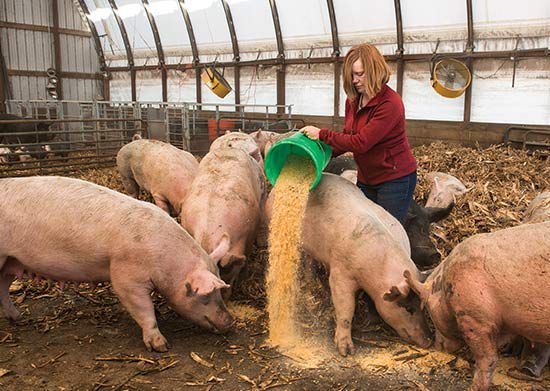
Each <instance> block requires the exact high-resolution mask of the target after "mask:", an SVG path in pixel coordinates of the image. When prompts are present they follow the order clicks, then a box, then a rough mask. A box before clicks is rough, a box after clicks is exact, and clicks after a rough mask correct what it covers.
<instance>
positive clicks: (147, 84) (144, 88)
mask: <svg viewBox="0 0 550 391" xmlns="http://www.w3.org/2000/svg"><path fill="white" fill-rule="evenodd" d="M159 81H160V71H159V70H154V71H139V72H136V95H137V96H136V99H137V100H138V101H142V102H160V101H162V84H161V83H159Z"/></svg>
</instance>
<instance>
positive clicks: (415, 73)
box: [403, 62, 464, 121]
mask: <svg viewBox="0 0 550 391" xmlns="http://www.w3.org/2000/svg"><path fill="white" fill-rule="evenodd" d="M403 103H404V104H405V118H407V119H429V120H445V121H462V120H463V117H464V95H462V96H461V97H459V98H455V99H450V98H444V97H442V96H441V95H439V94H438V93H437V92H435V90H434V89H433V88H432V86H431V85H430V64H429V63H428V62H411V63H405V72H404V75H403Z"/></svg>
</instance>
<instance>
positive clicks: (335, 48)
mask: <svg viewBox="0 0 550 391" xmlns="http://www.w3.org/2000/svg"><path fill="white" fill-rule="evenodd" d="M327 7H328V15H329V17H330V30H331V32H332V56H333V57H340V43H339V41H338V26H337V24H336V13H335V12H334V3H333V1H332V0H327Z"/></svg>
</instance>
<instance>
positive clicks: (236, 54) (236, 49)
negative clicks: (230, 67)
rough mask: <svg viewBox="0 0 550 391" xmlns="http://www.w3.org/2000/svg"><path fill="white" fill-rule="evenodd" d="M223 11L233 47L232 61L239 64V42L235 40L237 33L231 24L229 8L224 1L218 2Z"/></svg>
mask: <svg viewBox="0 0 550 391" xmlns="http://www.w3.org/2000/svg"><path fill="white" fill-rule="evenodd" d="M220 1H221V2H222V5H223V10H224V11H225V18H226V20H227V26H228V27H229V35H230V36H231V45H232V46H233V61H234V62H239V61H240V60H241V57H240V54H239V42H238V40H237V33H236V32H235V25H234V24H233V16H231V8H229V4H227V1H226V0H220Z"/></svg>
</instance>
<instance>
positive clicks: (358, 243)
mask: <svg viewBox="0 0 550 391" xmlns="http://www.w3.org/2000/svg"><path fill="white" fill-rule="evenodd" d="M272 201H273V192H272V193H271V195H270V198H269V200H268V202H267V205H266V214H267V217H268V219H269V217H270V215H271V214H272V210H271V208H272ZM302 239H303V249H304V250H305V252H306V253H307V254H308V255H310V256H312V257H313V258H314V259H316V260H317V261H319V262H322V263H323V264H324V265H325V266H326V267H327V268H328V269H329V271H330V275H329V284H330V291H331V295H332V302H333V304H334V309H335V313H336V332H335V336H334V341H335V343H336V346H337V348H338V351H339V353H340V354H341V355H343V356H346V355H347V354H348V353H353V351H354V347H353V342H352V339H351V322H352V319H353V314H354V312H355V297H356V293H357V292H358V291H359V290H361V289H362V290H364V291H365V292H366V293H367V294H368V295H369V296H370V298H371V299H372V300H373V301H374V304H375V305H376V309H377V311H378V313H379V314H380V316H381V317H382V318H383V319H384V320H385V321H386V323H388V324H389V325H390V326H391V327H393V329H394V330H395V331H396V332H397V333H398V334H399V335H400V336H401V337H403V338H404V339H405V340H407V341H410V342H413V343H415V344H417V345H419V346H422V347H428V346H429V345H430V344H431V341H430V337H429V331H428V327H427V325H426V320H425V319H424V316H423V314H422V311H420V309H419V306H418V299H416V303H415V302H414V297H413V296H414V295H413V294H412V293H411V299H412V300H411V301H410V302H408V303H407V304H406V305H401V303H400V304H399V305H398V304H397V303H395V302H390V301H387V300H384V297H392V296H393V295H395V294H396V293H397V291H395V289H396V288H394V289H393V290H392V287H398V288H399V292H402V294H403V295H405V296H407V294H408V291H409V287H408V285H407V282H406V281H405V278H404V277H403V272H404V271H406V270H407V271H410V272H411V273H412V274H413V275H415V276H419V275H420V273H419V271H418V269H417V268H416V266H415V264H414V263H413V262H412V261H411V258H410V248H409V240H408V238H407V234H406V232H405V230H404V229H403V227H402V225H401V224H400V223H399V222H398V221H397V220H396V219H395V218H394V217H393V216H391V215H390V214H389V213H388V212H386V211H385V210H384V209H383V208H381V207H380V206H378V205H376V204H375V203H373V202H372V201H370V200H369V199H368V198H367V197H365V196H364V195H363V193H362V192H361V190H359V188H358V187H357V186H355V185H354V184H352V183H351V182H349V181H348V180H346V179H344V178H342V177H340V176H337V175H334V174H327V173H325V174H323V177H322V179H321V181H320V182H319V184H318V185H317V187H315V188H314V189H313V190H312V191H311V193H310V195H309V199H308V203H307V207H306V212H305V217H304V222H303V233H302Z"/></svg>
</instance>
